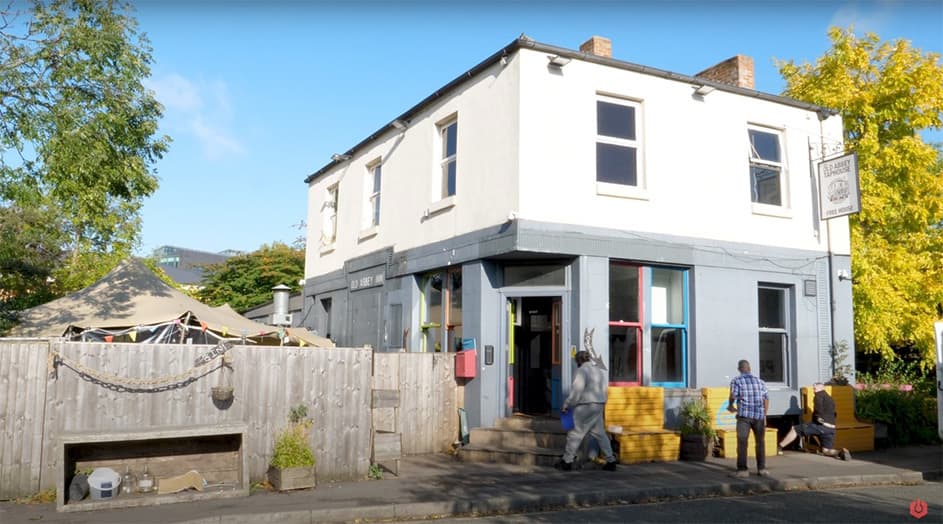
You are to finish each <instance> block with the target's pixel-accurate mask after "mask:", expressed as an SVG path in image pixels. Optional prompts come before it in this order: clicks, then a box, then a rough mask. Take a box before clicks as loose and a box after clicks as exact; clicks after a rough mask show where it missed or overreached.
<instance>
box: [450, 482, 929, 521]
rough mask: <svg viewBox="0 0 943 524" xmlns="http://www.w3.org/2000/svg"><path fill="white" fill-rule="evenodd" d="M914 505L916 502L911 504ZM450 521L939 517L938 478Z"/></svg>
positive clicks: (888, 518) (811, 519) (922, 519)
mask: <svg viewBox="0 0 943 524" xmlns="http://www.w3.org/2000/svg"><path fill="white" fill-rule="evenodd" d="M915 499H920V500H922V501H924V502H926V503H927V504H926V512H927V513H926V515H925V516H923V517H922V518H920V519H917V518H914V517H913V516H912V515H911V513H910V507H911V504H912V503H913V502H914V500H915ZM916 509H917V510H918V514H919V509H921V508H920V506H919V504H918V505H917V506H916ZM437 522H446V523H450V524H459V523H464V524H484V523H507V524H515V523H524V522H528V523H530V522H547V523H574V522H593V523H596V522H599V523H604V522H612V523H616V522H618V523H623V522H631V523H633V524H636V523H643V522H685V523H700V522H704V523H723V522H749V523H751V524H753V523H761V522H769V523H779V522H783V523H785V522H789V523H793V522H799V523H803V524H804V523H810V522H823V523H828V524H841V523H854V524H864V523H881V524H884V523H895V522H902V523H913V524H917V523H919V524H924V523H932V524H940V523H943V484H941V483H939V482H928V483H926V484H922V485H918V486H876V487H865V488H846V489H836V490H828V491H794V492H778V493H772V494H769V495H757V496H751V497H725V498H713V499H698V500H686V501H671V502H664V503H657V504H634V505H627V506H606V507H601V508H587V509H577V510H565V511H554V512H542V513H524V514H520V515H508V516H501V517H482V518H465V519H445V520H442V521H437Z"/></svg>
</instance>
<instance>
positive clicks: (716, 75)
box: [694, 55, 754, 89]
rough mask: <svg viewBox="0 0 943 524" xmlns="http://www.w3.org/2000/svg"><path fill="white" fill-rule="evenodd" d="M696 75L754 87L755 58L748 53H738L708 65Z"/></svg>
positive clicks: (716, 80)
mask: <svg viewBox="0 0 943 524" xmlns="http://www.w3.org/2000/svg"><path fill="white" fill-rule="evenodd" d="M694 76H697V77H701V78H706V79H708V80H713V81H715V82H721V83H723V84H727V85H732V86H737V87H745V88H747V89H754V87H753V59H752V58H750V57H749V56H746V55H737V56H734V57H731V58H728V59H727V60H724V61H723V62H721V63H719V64H715V65H713V66H711V67H708V68H707V69H705V70H703V71H701V72H700V73H697V74H696V75H694Z"/></svg>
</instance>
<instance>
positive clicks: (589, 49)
mask: <svg viewBox="0 0 943 524" xmlns="http://www.w3.org/2000/svg"><path fill="white" fill-rule="evenodd" d="M580 51H581V52H583V53H589V54H591V55H596V56H601V57H603V58H612V41H611V40H609V39H608V38H605V37H602V36H592V37H590V39H589V40H587V41H585V42H583V44H582V45H580Z"/></svg>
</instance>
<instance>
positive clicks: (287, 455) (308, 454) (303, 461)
mask: <svg viewBox="0 0 943 524" xmlns="http://www.w3.org/2000/svg"><path fill="white" fill-rule="evenodd" d="M307 415H308V408H307V407H306V406H304V405H303V404H299V405H298V406H296V407H294V408H291V410H290V411H289V413H288V420H289V424H288V427H287V428H285V429H283V430H282V431H281V432H280V433H279V434H278V437H276V438H275V453H274V454H273V455H272V461H271V462H270V463H269V464H270V465H271V466H272V467H275V468H279V469H285V468H304V467H310V466H313V465H314V451H313V450H312V449H311V444H310V438H309V430H310V429H311V424H312V421H311V419H309V418H307Z"/></svg>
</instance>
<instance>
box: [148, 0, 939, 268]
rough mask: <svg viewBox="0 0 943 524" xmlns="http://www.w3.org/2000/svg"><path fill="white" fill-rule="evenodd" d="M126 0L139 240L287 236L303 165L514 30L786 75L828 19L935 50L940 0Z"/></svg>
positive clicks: (569, 44)
mask: <svg viewBox="0 0 943 524" xmlns="http://www.w3.org/2000/svg"><path fill="white" fill-rule="evenodd" d="M134 5H135V7H136V13H135V14H136V16H137V18H138V21H139V23H140V27H139V29H140V30H141V31H143V32H145V33H146V34H147V36H148V37H149V39H150V41H151V45H152V47H153V56H154V64H153V66H152V77H151V78H150V79H149V80H148V85H149V87H151V88H152V89H154V91H155V92H156V93H157V97H158V99H159V100H160V101H161V102H162V103H163V104H164V106H165V113H164V118H163V121H162V131H163V133H165V134H168V135H170V136H171V137H172V138H173V143H172V144H171V148H170V151H169V152H168V153H167V154H166V155H165V157H164V158H163V159H162V160H161V161H160V162H158V163H157V165H156V168H157V174H158V176H159V177H160V180H161V187H160V189H159V190H158V191H157V192H156V193H155V194H154V195H153V196H152V197H150V198H149V199H148V200H147V201H146V202H145V204H144V208H143V213H142V217H143V236H142V242H141V244H142V245H141V246H140V248H139V250H138V251H139V253H140V254H145V255H146V254H150V253H151V251H153V249H155V248H157V247H159V246H162V245H176V246H181V247H187V248H191V249H201V250H205V251H212V252H218V251H222V250H224V249H238V250H242V251H253V250H255V249H258V248H259V247H260V246H261V245H262V244H269V243H272V242H274V241H280V242H286V243H291V242H292V241H294V240H295V239H296V238H298V237H299V236H302V235H303V230H299V229H298V228H297V225H298V224H300V223H301V222H302V221H303V220H304V219H305V215H306V206H307V186H306V185H305V184H304V178H305V177H306V176H307V175H308V174H310V173H312V172H314V171H316V170H318V169H319V168H321V167H323V166H324V165H325V164H327V163H328V162H329V160H330V155H331V154H332V153H335V152H341V151H345V150H347V149H348V148H350V147H351V146H352V145H354V144H356V143H357V142H359V141H360V140H362V139H363V138H365V137H366V136H368V135H369V134H371V133H373V132H374V131H376V130H377V129H379V128H380V127H382V126H383V125H384V124H386V123H387V122H389V121H390V120H392V119H393V118H395V117H396V116H397V115H399V114H400V113H402V112H403V111H405V110H406V109H408V108H410V107H412V106H413V105H414V104H416V103H417V102H418V101H420V100H421V99H423V98H425V97H426V96H428V95H429V94H431V93H432V92H434V91H435V90H436V89H438V88H439V87H441V86H443V85H445V84H446V83H448V82H449V81H450V80H452V79H453V78H455V77H456V76H458V75H459V74H461V73H463V72H465V71H466V70H468V69H470V68H471V67H472V66H474V65H475V64H477V63H478V62H479V61H481V60H483V59H484V58H486V57H487V56H489V55H491V54H492V53H494V52H495V51H497V50H498V49H500V48H501V47H503V46H505V45H506V44H508V43H510V42H511V41H512V40H513V39H515V38H516V37H518V35H520V34H521V33H526V34H527V35H528V36H530V37H531V38H534V39H535V40H537V41H539V42H543V43H546V44H552V45H558V46H561V47H566V48H570V49H577V48H578V47H579V45H580V43H582V42H583V41H585V40H586V39H587V38H588V37H590V36H592V35H600V36H605V37H608V38H610V39H611V40H612V52H613V57H614V58H616V59H620V60H625V61H629V62H634V63H638V64H643V65H648V66H652V67H657V68H659V69H665V70H668V71H674V72H678V73H684V74H694V73H696V72H698V71H701V70H703V69H705V68H707V67H709V66H711V65H713V64H715V63H717V62H720V61H721V60H724V59H726V58H729V57H731V56H733V55H735V54H745V55H749V56H751V57H753V59H754V61H755V66H756V88H757V89H758V90H760V91H764V92H768V93H779V92H781V91H782V89H783V82H782V79H781V78H780V76H779V74H778V73H777V70H776V68H775V65H774V59H791V60H795V61H797V62H806V61H814V60H815V59H816V58H817V57H818V56H820V55H821V54H822V53H824V52H825V50H826V49H828V47H829V41H828V38H827V35H826V31H827V29H828V27H830V26H832V25H838V26H840V27H848V26H849V25H852V24H853V25H854V27H855V31H856V32H857V33H859V34H863V33H864V32H874V33H877V34H878V35H879V36H880V37H881V38H882V39H884V40H892V39H897V38H903V39H907V40H910V41H911V42H912V43H913V45H914V46H915V47H918V48H920V49H922V50H924V51H932V52H935V53H943V2H941V1H940V0H929V1H928V0H908V1H884V2H872V1H869V2H864V1H857V2H856V1H844V2H838V1H819V2H813V1H808V0H806V1H791V2H784V1H765V2H764V1H757V0H753V1H701V2H694V1H684V2H677V1H672V2H667V1H666V2H654V1H649V2H624V1H623V2H615V1H606V2H603V1H588V2H571V1H553V2H551V1H518V2H496V1H481V2H464V1H462V2H452V3H450V2H441V1H439V2H431V1H406V2H380V1H369V2H367V1H351V2H327V1H322V2H312V1H308V2H301V1H286V0H280V1H276V2H262V1H258V0H242V1H239V0H236V1H228V2H221V1H201V2H189V1H180V0H171V1H158V0H138V1H136V2H134ZM934 136H939V135H936V134H935V135H934Z"/></svg>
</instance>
